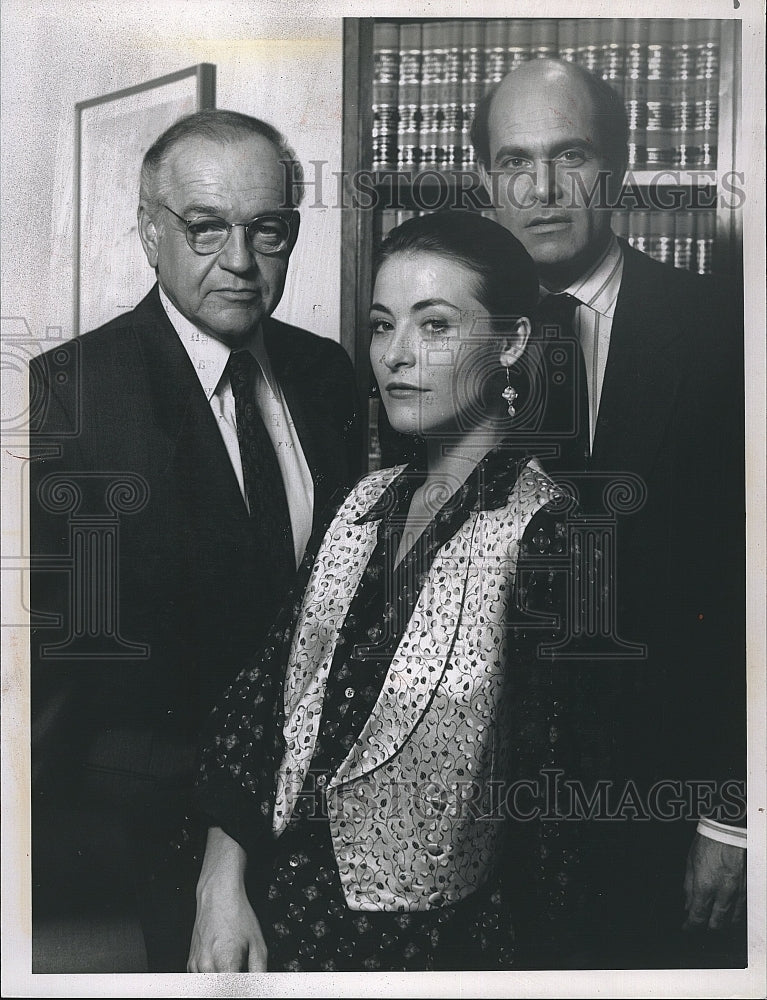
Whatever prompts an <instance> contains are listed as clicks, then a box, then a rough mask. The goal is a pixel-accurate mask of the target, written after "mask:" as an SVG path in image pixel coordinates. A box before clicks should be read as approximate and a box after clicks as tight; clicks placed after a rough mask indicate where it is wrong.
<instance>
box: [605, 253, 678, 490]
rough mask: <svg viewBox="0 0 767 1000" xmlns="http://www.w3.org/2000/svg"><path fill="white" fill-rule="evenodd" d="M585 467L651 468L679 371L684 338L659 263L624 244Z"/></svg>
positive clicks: (643, 473)
mask: <svg viewBox="0 0 767 1000" xmlns="http://www.w3.org/2000/svg"><path fill="white" fill-rule="evenodd" d="M623 249H624V255H625V256H624V271H623V280H622V282H621V289H620V293H619V295H618V302H617V306H616V310H615V317H614V319H613V326H612V332H611V336H610V350H609V354H608V360H607V368H606V371H605V380H604V386H603V389H602V398H601V400H600V405H599V415H598V418H597V426H596V433H595V436H594V448H593V452H592V457H591V462H590V467H591V468H592V469H594V470H605V471H615V472H620V471H622V470H626V471H628V470H630V471H632V472H634V473H636V474H638V475H640V476H642V477H644V478H646V477H647V475H648V474H649V472H650V471H651V469H652V466H653V462H654V459H655V456H656V454H657V451H658V448H659V446H660V444H661V442H662V440H663V436H664V432H665V429H666V425H667V423H668V420H669V417H670V414H671V412H672V411H673V408H674V405H675V400H676V396H677V392H678V389H679V383H680V381H681V379H682V377H683V374H684V355H683V348H684V343H683V340H682V337H681V333H680V329H679V327H678V325H677V324H676V322H675V319H674V317H675V308H678V304H675V303H671V302H669V301H668V297H667V294H666V289H665V284H664V282H663V281H662V280H659V278H661V277H662V274H661V269H660V268H659V265H657V264H656V263H655V262H654V261H651V260H648V259H647V258H645V257H644V255H643V254H640V253H637V252H636V251H635V250H632V249H631V248H630V247H628V245H624V247H623Z"/></svg>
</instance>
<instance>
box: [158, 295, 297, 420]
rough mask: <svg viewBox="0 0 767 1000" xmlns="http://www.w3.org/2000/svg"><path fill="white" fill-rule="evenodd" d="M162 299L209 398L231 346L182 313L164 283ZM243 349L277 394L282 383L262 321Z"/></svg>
mask: <svg viewBox="0 0 767 1000" xmlns="http://www.w3.org/2000/svg"><path fill="white" fill-rule="evenodd" d="M160 302H161V303H162V307H163V309H164V310H165V312H166V314H167V316H168V319H169V320H170V322H171V325H172V327H173V329H174V330H175V331H176V333H177V334H178V337H179V340H180V341H181V343H182V344H183V346H184V350H185V351H186V353H187V354H188V355H189V360H190V361H191V362H192V367H193V368H194V370H195V373H196V375H197V378H198V379H199V380H200V385H201V386H202V390H203V392H204V393H205V398H206V399H207V400H208V402H210V400H211V397H212V396H213V394H214V393H215V391H216V388H217V387H218V384H219V382H220V381H221V377H222V376H223V374H224V369H225V368H226V363H227V361H228V360H229V355H230V353H231V349H230V348H229V347H227V345H226V344H223V343H222V342H221V341H220V340H216V338H215V337H211V335H210V334H209V333H206V332H205V331H204V330H200V329H199V327H197V326H195V325H194V323H192V322H191V320H188V319H187V318H186V316H184V315H183V313H181V312H179V310H178V309H177V308H176V306H174V305H173V303H172V302H171V300H170V299H169V298H168V296H167V295H166V293H165V292H164V291H163V289H162V286H160ZM242 349H243V350H247V351H250V353H251V354H252V355H253V357H254V358H255V359H256V361H257V362H258V364H259V366H260V367H261V371H262V372H263V374H264V378H265V379H266V382H267V384H268V386H269V389H270V390H271V392H272V395H274V396H277V395H278V390H279V386H278V384H277V380H276V379H275V377H274V372H273V371H272V366H271V363H270V361H269V355H268V354H267V352H266V345H265V344H264V331H263V327H262V326H261V324H259V326H258V328H257V329H256V330H255V332H254V333H253V334H252V336H251V337H250V339H249V340H248V341H247V342H246V343H245V344H243V345H242Z"/></svg>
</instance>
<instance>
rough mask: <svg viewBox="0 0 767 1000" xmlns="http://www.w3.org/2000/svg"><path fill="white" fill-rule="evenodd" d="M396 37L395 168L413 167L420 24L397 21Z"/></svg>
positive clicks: (417, 123) (417, 118) (417, 121)
mask: <svg viewBox="0 0 767 1000" xmlns="http://www.w3.org/2000/svg"><path fill="white" fill-rule="evenodd" d="M399 41H400V52H399V83H398V96H397V122H398V131H397V168H398V169H400V170H414V169H416V168H417V167H418V164H419V157H418V137H419V129H420V108H419V102H420V81H421V26H420V25H419V24H403V25H401V26H400V34H399Z"/></svg>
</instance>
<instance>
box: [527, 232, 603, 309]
mask: <svg viewBox="0 0 767 1000" xmlns="http://www.w3.org/2000/svg"><path fill="white" fill-rule="evenodd" d="M622 276H623V251H622V250H621V247H620V244H619V243H618V240H617V238H616V236H615V233H611V234H610V241H609V243H608V244H607V246H606V248H605V251H604V253H603V254H602V256H601V257H600V258H599V260H597V261H596V262H595V263H594V264H593V265H592V266H591V267H590V268H589V270H588V271H587V272H586V273H585V274H583V275H581V277H580V278H577V279H576V280H575V281H574V282H573V283H572V284H570V285H568V286H567V288H563V289H562V294H563V295H564V294H567V295H572V296H573V298H576V299H578V301H579V302H580V303H582V304H584V305H587V306H589V308H590V309H593V310H594V311H595V312H598V313H600V314H601V315H602V316H605V317H606V318H607V319H612V318H613V316H614V314H615V304H616V302H617V299H618V292H619V290H620V285H621V278H622ZM540 292H541V298H545V297H546V296H547V295H550V294H551V293H550V292H549V290H548V289H547V288H544V287H543V286H542V285H541V288H540Z"/></svg>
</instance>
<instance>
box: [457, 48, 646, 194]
mask: <svg viewBox="0 0 767 1000" xmlns="http://www.w3.org/2000/svg"><path fill="white" fill-rule="evenodd" d="M562 92H565V93H566V94H569V95H570V98H571V100H572V104H573V106H579V107H580V108H581V109H582V110H583V111H586V112H587V113H588V114H589V115H590V116H591V119H592V122H593V141H594V142H595V144H598V146H599V148H600V150H601V152H602V156H603V158H604V160H605V161H606V162H607V163H608V164H609V166H610V168H611V169H612V171H613V173H614V174H615V175H617V178H622V177H623V174H624V173H625V171H626V165H627V162H628V132H629V129H628V118H627V117H626V109H625V107H624V105H623V101H622V100H621V97H620V95H619V94H618V93H616V91H615V90H613V88H612V87H611V86H610V85H609V84H607V83H605V81H604V80H599V79H597V77H595V76H593V75H592V74H591V73H589V72H588V71H587V70H585V69H584V68H583V67H582V66H578V65H577V64H576V63H571V62H567V61H565V60H563V59H532V60H530V61H529V62H525V63H522V64H521V65H519V66H518V67H517V68H516V69H514V70H512V71H511V73H507V74H506V76H505V77H504V78H503V79H502V80H501V81H500V83H497V84H496V85H495V87H493V88H492V89H491V90H489V91H488V92H487V93H486V94H485V96H484V97H483V98H482V100H481V101H480V102H479V104H478V105H477V110H476V114H475V116H474V121H473V122H472V126H471V141H472V143H473V145H474V149H475V151H476V154H477V161H478V162H479V163H481V164H482V165H483V166H484V167H485V168H486V169H488V170H491V169H492V168H493V163H492V158H491V151H490V119H491V115H492V112H493V109H494V108H495V109H496V111H497V108H498V107H499V106H505V107H508V108H510V109H511V110H513V108H514V104H515V101H516V100H517V99H518V98H519V97H521V96H524V95H525V94H527V95H530V94H540V95H541V96H543V97H545V96H546V95H549V94H552V93H554V94H561V93H562Z"/></svg>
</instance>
